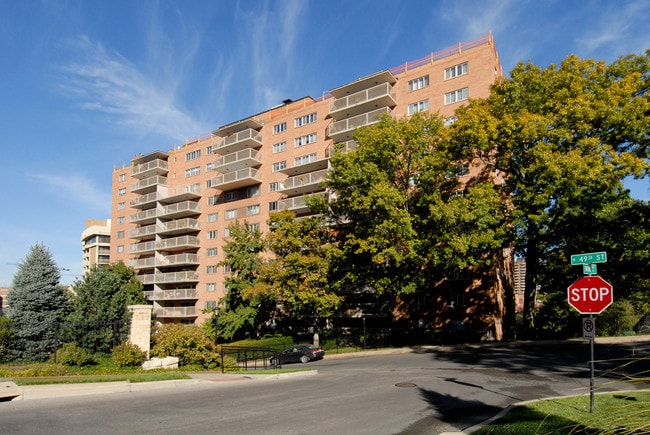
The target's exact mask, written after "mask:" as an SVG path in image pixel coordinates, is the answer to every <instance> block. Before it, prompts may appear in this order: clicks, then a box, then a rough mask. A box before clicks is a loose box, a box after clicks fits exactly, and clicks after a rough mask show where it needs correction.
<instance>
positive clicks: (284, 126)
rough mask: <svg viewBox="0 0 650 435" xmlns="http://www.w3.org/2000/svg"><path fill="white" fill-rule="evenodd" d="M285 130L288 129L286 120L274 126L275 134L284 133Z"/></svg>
mask: <svg viewBox="0 0 650 435" xmlns="http://www.w3.org/2000/svg"><path fill="white" fill-rule="evenodd" d="M283 131H287V123H286V122H282V123H280V124H275V125H274V126H273V134H278V133H282V132H283Z"/></svg>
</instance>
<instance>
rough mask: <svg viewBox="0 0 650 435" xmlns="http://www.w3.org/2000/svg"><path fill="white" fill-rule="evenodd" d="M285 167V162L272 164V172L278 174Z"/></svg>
mask: <svg viewBox="0 0 650 435" xmlns="http://www.w3.org/2000/svg"><path fill="white" fill-rule="evenodd" d="M286 167H287V162H286V161H284V160H283V161H281V162H277V163H273V172H278V171H281V170H283V169H285V168H286Z"/></svg>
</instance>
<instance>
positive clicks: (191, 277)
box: [136, 270, 199, 285]
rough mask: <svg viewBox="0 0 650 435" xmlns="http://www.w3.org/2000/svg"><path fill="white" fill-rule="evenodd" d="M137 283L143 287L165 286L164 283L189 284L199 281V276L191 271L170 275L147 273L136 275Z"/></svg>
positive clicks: (171, 273)
mask: <svg viewBox="0 0 650 435" xmlns="http://www.w3.org/2000/svg"><path fill="white" fill-rule="evenodd" d="M136 278H137V279H138V281H140V282H141V283H142V284H143V285H147V284H166V283H191V282H198V281H199V274H198V273H197V272H195V271H193V270H188V271H184V272H170V273H149V274H144V275H136Z"/></svg>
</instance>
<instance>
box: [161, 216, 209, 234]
mask: <svg viewBox="0 0 650 435" xmlns="http://www.w3.org/2000/svg"><path fill="white" fill-rule="evenodd" d="M199 229H200V228H199V221H198V219H192V218H184V219H177V220H173V221H169V222H165V223H164V224H161V225H159V226H158V233H159V234H182V233H184V232H189V231H198V230H199Z"/></svg>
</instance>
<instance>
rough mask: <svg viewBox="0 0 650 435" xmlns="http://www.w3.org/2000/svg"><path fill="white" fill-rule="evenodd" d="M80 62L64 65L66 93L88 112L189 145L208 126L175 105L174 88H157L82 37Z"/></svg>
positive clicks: (78, 49) (114, 54)
mask: <svg viewBox="0 0 650 435" xmlns="http://www.w3.org/2000/svg"><path fill="white" fill-rule="evenodd" d="M72 48H73V50H74V52H75V54H76V57H77V59H78V60H76V61H73V62H71V63H69V64H67V65H64V66H62V68H61V70H62V71H63V77H62V81H61V84H60V88H61V89H62V91H63V92H64V93H65V94H66V95H67V96H68V97H70V98H73V99H74V100H76V101H77V102H78V104H79V106H80V107H81V108H83V109H84V110H89V111H95V112H101V113H104V114H108V115H110V116H111V119H112V120H113V121H114V122H117V123H119V124H121V125H123V126H124V127H125V128H128V129H130V130H131V131H135V132H138V133H140V134H147V133H149V132H156V134H159V135H166V136H169V137H170V138H173V139H175V140H184V139H187V138H189V137H193V136H195V135H196V134H197V132H202V131H203V130H204V127H203V126H201V125H200V123H199V122H197V121H196V120H194V119H193V117H192V116H191V115H190V114H189V113H186V112H184V111H183V110H181V109H180V108H179V107H177V105H176V103H175V95H174V90H175V86H174V85H171V84H169V83H165V84H158V85H157V84H156V83H154V82H153V81H152V78H151V77H149V76H147V75H146V74H144V73H142V72H141V71H140V70H139V69H138V68H137V67H136V66H135V65H134V64H132V63H131V62H129V60H128V59H126V58H125V57H124V56H122V55H121V54H119V53H117V52H115V51H111V50H108V49H106V48H105V47H104V46H103V45H102V44H101V43H98V42H93V41H91V40H90V39H89V38H88V37H87V36H82V37H80V38H78V39H77V40H76V41H74V42H73V44H72Z"/></svg>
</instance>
